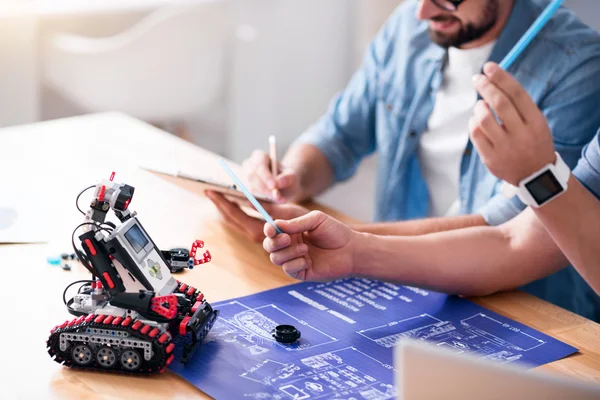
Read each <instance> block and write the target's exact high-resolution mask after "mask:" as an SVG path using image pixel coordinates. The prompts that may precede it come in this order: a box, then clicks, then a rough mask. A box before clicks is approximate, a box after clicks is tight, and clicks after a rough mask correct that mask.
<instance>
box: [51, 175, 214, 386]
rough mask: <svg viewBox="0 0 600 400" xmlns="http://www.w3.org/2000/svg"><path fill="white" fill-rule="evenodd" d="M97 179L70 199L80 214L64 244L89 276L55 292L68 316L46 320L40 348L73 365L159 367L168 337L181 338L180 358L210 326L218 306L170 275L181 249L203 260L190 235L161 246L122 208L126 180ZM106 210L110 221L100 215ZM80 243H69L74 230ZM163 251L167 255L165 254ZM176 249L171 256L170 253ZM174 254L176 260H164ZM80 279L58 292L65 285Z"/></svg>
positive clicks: (126, 369) (165, 359)
mask: <svg viewBox="0 0 600 400" xmlns="http://www.w3.org/2000/svg"><path fill="white" fill-rule="evenodd" d="M113 178H114V172H113V174H112V175H111V177H110V180H102V181H101V182H100V183H98V184H97V185H92V186H90V187H88V188H87V189H85V190H84V191H82V192H81V193H80V194H79V196H77V200H76V205H77V208H78V209H79V211H80V212H81V213H82V214H84V215H85V222H83V223H82V224H80V225H79V226H78V227H77V228H75V230H74V231H73V235H72V244H73V249H74V250H75V253H76V254H77V256H78V258H79V260H80V262H81V264H82V265H83V266H84V267H86V268H87V269H88V271H89V272H90V273H91V274H92V279H91V280H85V281H76V282H73V283H72V284H71V285H69V286H68V287H67V288H66V289H65V292H64V293H63V301H64V303H65V305H66V307H67V309H68V311H69V313H70V314H72V315H73V316H75V318H74V319H72V320H70V321H65V322H64V323H62V324H61V325H58V326H56V327H54V328H53V329H52V330H51V332H50V337H49V338H48V341H47V348H48V353H49V354H50V356H51V357H52V358H53V359H54V360H55V361H56V362H58V363H60V364H62V365H65V366H67V367H71V368H74V369H86V370H93V371H110V372H122V373H130V374H135V375H150V374H155V373H161V372H163V371H164V370H165V369H166V368H167V366H168V365H169V364H170V363H172V362H173V360H174V358H175V355H174V351H173V350H174V349H175V343H174V339H175V338H176V339H177V342H181V343H182V347H183V349H182V356H181V362H183V363H187V362H188V361H189V359H190V357H191V356H192V354H193V353H194V351H195V350H196V349H197V347H198V346H199V345H201V344H202V342H203V341H204V338H205V337H206V335H207V334H208V332H209V331H210V330H211V328H212V326H213V324H214V322H215V320H216V319H217V317H218V314H219V311H218V310H214V309H213V308H212V307H211V305H210V304H209V303H208V302H207V301H206V299H205V298H204V294H203V293H201V292H200V290H198V289H197V288H194V287H192V286H188V285H186V284H185V283H182V282H179V281H178V280H176V279H175V278H174V277H173V276H172V275H171V272H172V271H174V270H180V269H181V267H182V265H180V264H182V262H184V261H185V260H183V258H182V257H185V256H187V257H188V258H187V267H188V268H190V269H191V268H193V267H194V266H196V265H199V264H204V263H206V262H209V261H210V260H211V256H210V253H209V252H208V251H205V252H204V253H202V254H200V258H197V257H196V252H197V251H198V249H199V248H202V247H203V246H204V243H203V242H201V241H199V240H197V241H195V242H194V244H193V245H192V248H191V250H190V251H189V252H187V251H185V250H181V251H180V249H177V250H176V251H175V253H176V254H175V253H174V252H173V251H169V252H165V251H161V250H159V249H158V248H157V246H156V244H155V243H154V242H153V241H152V239H151V238H150V236H149V235H148V233H147V232H146V230H145V229H144V227H143V226H142V224H141V223H140V220H139V219H138V217H137V214H136V213H135V212H131V211H130V210H129V204H130V203H131V199H132V197H133V192H134V188H133V187H132V186H129V185H125V184H118V183H115V182H113ZM92 188H95V193H94V199H93V200H92V202H91V204H90V208H89V210H88V211H87V212H86V213H84V212H83V211H82V210H81V209H80V208H79V205H78V200H79V197H80V196H81V194H83V192H85V191H86V190H88V189H92ZM110 210H112V211H113V212H114V214H115V215H116V217H117V218H118V219H119V221H120V224H119V225H118V226H117V225H115V224H114V223H112V222H107V221H106V215H107V213H108V212H109V211H110ZM80 228H81V230H82V231H83V233H81V234H80V235H79V236H78V239H79V241H80V243H81V248H82V249H83V251H82V250H80V249H79V248H78V247H77V246H75V233H76V232H77V230H78V229H80ZM167 255H169V257H166V256H167ZM175 256H179V257H175ZM174 260H175V261H177V263H178V264H177V265H173V266H171V265H170V262H173V261H174ZM78 283H79V284H81V286H80V288H79V290H78V292H77V294H76V295H75V296H74V297H73V298H71V299H70V300H69V301H67V300H66V293H67V290H68V289H69V288H70V287H71V286H73V285H75V284H78Z"/></svg>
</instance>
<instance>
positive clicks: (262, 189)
mask: <svg viewBox="0 0 600 400" xmlns="http://www.w3.org/2000/svg"><path fill="white" fill-rule="evenodd" d="M255 172H256V171H254V172H252V173H251V174H250V175H248V182H249V183H250V187H251V188H252V192H255V193H260V194H269V193H270V192H271V190H270V189H269V188H268V187H267V185H266V184H265V182H264V181H263V180H262V179H261V178H260V177H259V176H258V175H257V174H256V173H255Z"/></svg>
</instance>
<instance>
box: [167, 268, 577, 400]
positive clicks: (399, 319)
mask: <svg viewBox="0 0 600 400" xmlns="http://www.w3.org/2000/svg"><path fill="white" fill-rule="evenodd" d="M214 307H215V308H217V309H219V310H220V313H221V314H220V317H219V319H218V321H217V322H216V323H215V326H214V328H213V329H212V331H211V333H210V334H209V336H208V338H207V340H206V342H205V344H204V346H203V347H202V348H201V349H200V350H199V351H198V352H197V353H196V354H195V356H194V357H193V359H192V360H191V361H190V362H189V363H188V365H187V366H184V365H183V364H181V363H180V362H178V361H177V359H179V358H177V359H176V361H175V362H173V363H172V364H171V366H170V369H171V370H172V371H174V372H175V373H177V374H178V375H180V376H181V377H183V378H184V379H186V380H187V381H189V382H190V383H191V384H193V385H194V386H196V387H198V388H199V389H201V390H202V391H204V392H205V393H207V394H209V395H210V396H212V397H214V398H216V399H273V400H283V399H297V400H300V399H325V398H340V399H349V398H353V399H356V400H358V399H370V400H382V399H393V398H395V397H396V395H397V390H396V388H395V387H394V366H393V350H394V347H393V346H394V344H395V343H397V341H398V340H402V339H403V338H411V339H421V340H426V341H430V342H433V343H436V344H437V345H438V346H444V347H447V348H450V349H453V350H454V351H456V352H457V353H475V354H478V355H480V356H481V357H483V358H486V359H492V360H498V361H499V362H507V363H511V362H514V363H521V364H522V365H526V366H529V367H536V366H539V365H542V364H545V363H549V362H552V361H555V360H558V359H561V358H563V357H566V356H568V355H570V354H573V353H575V352H576V351H577V349H575V348H573V347H571V346H569V345H567V344H564V343H562V342H560V341H557V340H555V339H553V338H551V337H549V336H547V335H544V334H542V333H540V332H538V331H536V330H534V329H531V328H528V327H526V326H524V325H522V324H520V323H517V322H515V321H512V320H510V319H508V318H505V317H503V316H500V315H498V314H496V313H494V312H491V311H489V310H487V309H484V308H482V307H480V306H478V305H476V304H474V303H472V302H470V301H468V300H465V299H462V298H458V297H453V296H446V295H443V294H439V293H434V292H429V291H425V290H421V289H417V288H411V287H404V286H397V285H392V284H388V283H381V282H376V281H370V280H366V279H347V280H340V281H335V282H330V283H323V284H315V283H300V284H296V285H292V286H287V287H283V288H279V289H275V290H271V291H267V292H263V293H259V294H256V295H253V296H248V297H243V298H238V299H233V300H229V301H224V302H219V303H215V304H214ZM281 324H291V325H294V326H296V327H297V328H298V329H299V330H300V331H301V335H302V336H301V338H300V340H299V341H298V342H297V343H295V344H292V345H286V344H281V343H277V342H276V341H275V340H274V339H273V337H272V335H271V331H272V330H273V328H275V326H276V325H281ZM175 351H176V356H177V357H180V349H179V346H178V347H177V348H176V350H175Z"/></svg>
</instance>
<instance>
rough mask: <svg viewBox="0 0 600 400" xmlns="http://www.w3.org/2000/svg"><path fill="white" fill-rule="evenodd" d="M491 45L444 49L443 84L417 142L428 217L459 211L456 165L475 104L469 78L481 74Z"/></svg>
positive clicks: (467, 132) (457, 169) (463, 145)
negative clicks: (428, 200)
mask: <svg viewBox="0 0 600 400" xmlns="http://www.w3.org/2000/svg"><path fill="white" fill-rule="evenodd" d="M494 44H495V42H491V43H488V44H486V45H484V46H482V47H478V48H475V49H467V50H461V49H457V48H454V47H451V48H449V49H448V59H447V63H446V65H445V68H444V77H443V82H442V85H441V87H440V89H439V90H438V92H437V94H436V97H435V106H434V109H433V113H432V114H431V117H430V118H429V122H428V129H427V131H426V132H424V133H423V135H422V136H421V139H420V141H419V159H420V163H421V169H422V171H423V177H424V179H425V181H426V182H427V187H428V188H429V194H430V215H429V216H430V217H439V216H446V215H456V214H457V213H458V212H459V210H460V200H459V195H458V194H459V193H458V187H459V179H460V163H461V160H462V156H463V153H464V151H465V148H466V145H467V141H468V139H469V130H468V124H469V119H470V118H471V116H472V115H473V108H474V106H475V103H476V102H477V93H476V91H475V89H473V84H472V77H473V75H476V74H478V73H481V68H482V67H483V64H484V63H485V62H486V61H487V60H488V59H489V57H490V54H491V52H492V49H493V47H494Z"/></svg>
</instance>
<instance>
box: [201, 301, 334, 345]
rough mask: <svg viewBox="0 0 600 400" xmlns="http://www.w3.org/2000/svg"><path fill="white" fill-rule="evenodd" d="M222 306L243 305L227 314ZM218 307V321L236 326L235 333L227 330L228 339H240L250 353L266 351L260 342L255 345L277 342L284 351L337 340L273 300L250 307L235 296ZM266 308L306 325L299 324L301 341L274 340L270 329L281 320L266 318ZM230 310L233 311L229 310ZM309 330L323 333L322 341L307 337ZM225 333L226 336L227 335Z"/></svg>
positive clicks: (232, 340) (235, 340) (275, 343)
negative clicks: (279, 341) (290, 342)
mask: <svg viewBox="0 0 600 400" xmlns="http://www.w3.org/2000/svg"><path fill="white" fill-rule="evenodd" d="M223 306H239V307H241V308H243V309H244V311H241V312H235V311H234V314H233V315H227V314H228V312H227V308H226V307H223ZM219 307H222V308H221V310H222V311H221V315H220V317H219V321H220V322H221V323H224V324H228V325H231V326H233V327H234V328H235V329H236V331H235V333H230V334H229V336H230V337H229V338H228V341H229V342H238V343H240V344H241V345H242V346H243V347H245V348H247V349H248V351H250V353H251V354H252V355H258V354H262V353H265V352H268V351H269V349H266V348H264V347H260V346H258V347H257V345H266V344H267V343H268V344H269V345H270V346H272V345H276V346H277V347H279V348H282V349H285V350H286V351H301V350H306V349H313V348H315V347H318V346H323V345H326V344H331V343H335V342H337V341H338V339H337V338H335V337H333V336H331V335H328V334H327V333H325V332H323V331H322V330H320V329H317V328H315V327H314V326H312V325H310V324H309V323H307V322H306V321H303V320H300V319H298V318H296V317H295V316H293V315H292V314H290V313H288V312H286V311H284V310H283V309H281V308H280V307H278V306H276V305H275V304H266V305H262V306H259V307H256V308H251V307H248V306H247V305H245V304H243V303H242V302H240V301H237V300H234V301H230V302H227V303H224V304H221V305H219ZM269 310H275V311H276V312H277V313H281V314H283V315H285V316H287V317H289V318H291V319H293V320H294V321H296V322H297V324H296V323H294V324H296V325H300V326H304V327H306V328H300V329H301V330H304V334H303V337H302V338H301V339H300V342H298V343H297V344H295V345H294V346H289V345H285V344H281V343H278V342H277V341H276V340H275V338H274V337H273V336H272V331H273V330H274V329H275V327H276V326H277V325H279V324H280V323H276V322H275V321H274V320H273V319H272V318H269V317H268V316H267V315H265V314H269V312H268V311H269ZM230 314H232V313H231V312H230ZM307 328H308V329H307ZM309 330H313V331H315V332H317V333H318V334H319V335H322V336H323V340H324V341H323V342H319V343H316V344H315V343H311V342H308V341H306V340H307V339H308V338H309V337H310V335H308V332H309ZM216 332H219V329H217V330H216ZM225 336H226V337H227V335H225ZM212 337H213V338H214V337H215V336H214V335H213V336H212ZM240 337H241V338H243V339H244V340H246V341H247V342H250V343H253V344H255V345H256V346H244V345H243V344H242V343H241V342H240V340H239V338H240ZM325 339H327V340H325ZM226 340H227V339H226Z"/></svg>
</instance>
